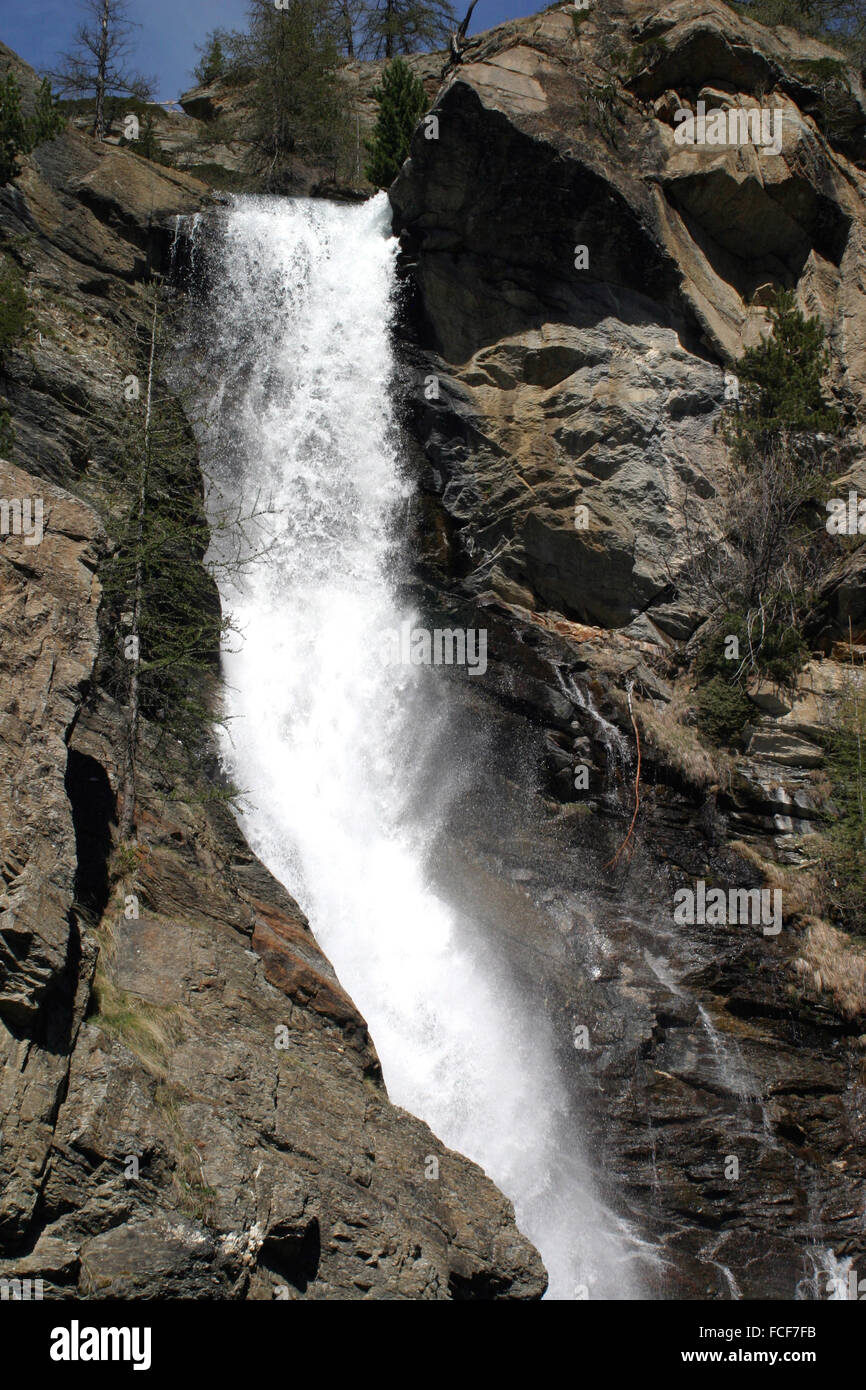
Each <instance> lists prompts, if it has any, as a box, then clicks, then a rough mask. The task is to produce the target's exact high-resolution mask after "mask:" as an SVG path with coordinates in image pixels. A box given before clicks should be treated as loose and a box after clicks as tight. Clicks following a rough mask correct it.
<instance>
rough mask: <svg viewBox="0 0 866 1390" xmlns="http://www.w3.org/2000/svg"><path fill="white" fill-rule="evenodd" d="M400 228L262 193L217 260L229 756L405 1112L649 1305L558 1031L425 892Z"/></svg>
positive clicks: (424, 675) (214, 295)
mask: <svg viewBox="0 0 866 1390" xmlns="http://www.w3.org/2000/svg"><path fill="white" fill-rule="evenodd" d="M387 226H388V208H387V202H386V200H385V198H384V195H380V196H379V197H378V198H375V199H372V200H371V201H370V202H368V203H365V204H363V205H360V206H339V205H336V204H328V203H324V202H321V201H314V200H284V199H265V198H246V197H244V198H238V199H236V200H234V201H233V202H232V204H231V206H230V208H229V209H228V211H227V212H226V213H225V216H224V221H223V225H222V227H221V230H220V234H219V235H218V236H216V237H214V238H213V241H212V244H211V246H210V248H209V254H210V261H209V264H208V280H209V284H210V299H211V304H212V308H211V311H210V314H211V317H210V319H209V320H208V330H207V336H208V338H209V340H210V348H209V353H208V358H209V365H207V366H206V367H205V368H202V367H201V366H200V367H199V370H200V371H202V374H203V385H204V387H205V393H204V394H205V395H206V397H207V399H208V401H209V406H208V417H209V418H208V425H207V429H206V431H205V454H206V464H207V466H208V469H209V471H210V473H211V475H212V477H213V479H214V480H215V481H214V483H212V489H213V491H212V499H211V502H212V505H213V497H214V495H221V496H222V500H223V501H225V500H228V501H229V502H231V503H232V504H233V505H234V504H236V505H238V506H239V507H241V508H242V509H244V510H245V511H248V512H249V511H253V510H256V509H257V508H258V509H259V515H258V517H257V519H256V520H255V522H254V523H252V525H251V528H249V527H248V530H250V529H252V531H253V532H254V534H252V535H251V536H250V551H251V558H250V559H249V562H248V563H247V564H246V566H245V567H244V568H243V569H242V570H241V571H239V572H238V573H235V574H234V575H232V574H228V575H226V577H224V579H223V580H222V600H223V605H224V609H225V610H226V611H227V612H228V613H229V614H231V616H232V618H233V620H234V623H235V625H236V627H237V630H238V637H237V639H236V640H234V641H230V642H229V644H228V648H227V650H226V652H225V656H224V669H225V677H226V696H225V705H226V708H225V714H226V716H227V732H226V733H225V734H224V735H223V755H224V760H225V763H226V765H227V767H228V770H229V771H230V773H231V775H232V777H233V778H234V781H235V782H236V784H237V785H238V786H239V787H240V788H241V789H242V792H243V798H242V803H241V813H240V814H241V822H242V828H243V830H244V832H245V834H246V836H247V839H248V841H249V843H250V845H251V846H252V848H253V849H254V851H255V852H256V853H257V854H258V855H259V856H260V857H261V859H262V860H263V861H264V862H265V863H266V864H267V866H268V867H269V868H270V869H271V871H272V872H273V873H274V874H275V875H276V876H277V877H278V878H279V879H280V880H281V881H282V882H283V883H284V884H285V885H286V887H287V888H288V889H289V891H290V892H291V893H292V894H293V895H294V896H295V897H296V898H297V900H298V901H299V903H300V904H301V906H302V907H303V909H304V911H305V912H306V913H307V915H308V917H309V919H310V923H311V926H312V928H313V930H314V932H315V934H316V937H317V939H318V940H319V942H320V943H321V945H322V947H323V949H324V950H325V952H326V953H327V955H328V956H329V958H330V959H331V961H332V962H333V964H334V966H335V968H336V970H337V973H338V975H339V977H340V980H341V982H342V983H343V985H344V986H345V987H346V989H347V990H348V991H349V992H350V994H351V995H352V996H353V998H354V999H355V1001H356V1003H357V1005H358V1007H359V1008H360V1010H361V1011H362V1013H363V1014H364V1016H365V1018H366V1019H367V1022H368V1024H369V1027H370V1032H371V1036H372V1038H373V1040H374V1042H375V1045H376V1048H377V1050H378V1053H379V1056H380V1058H381V1061H382V1067H383V1072H384V1076H385V1082H386V1085H387V1088H388V1092H389V1095H390V1097H391V1099H392V1100H393V1101H394V1102H395V1103H396V1104H398V1105H401V1106H403V1107H405V1108H406V1109H408V1110H411V1111H413V1112H414V1113H415V1114H417V1115H419V1116H421V1117H422V1118H423V1119H424V1120H426V1121H427V1122H428V1123H429V1124H430V1126H431V1128H432V1129H433V1130H434V1131H435V1133H436V1134H437V1135H438V1136H439V1137H440V1138H441V1139H442V1140H443V1141H444V1142H445V1143H446V1144H447V1145H449V1146H450V1147H452V1148H454V1149H457V1150H459V1151H461V1152H462V1153H464V1154H466V1155H468V1156H469V1157H470V1158H472V1159H474V1160H476V1161H477V1162H478V1163H479V1164H481V1165H482V1167H483V1168H484V1169H485V1170H486V1172H487V1173H488V1174H489V1175H490V1176H491V1177H492V1179H493V1180H494V1181H495V1182H496V1183H497V1184H498V1185H499V1186H500V1187H501V1189H502V1190H503V1191H504V1192H505V1193H506V1194H507V1195H508V1196H509V1197H510V1198H511V1200H512V1201H513V1203H514V1205H515V1210H516V1216H517V1221H518V1224H519V1226H520V1228H521V1229H522V1230H523V1231H524V1232H525V1233H526V1235H528V1236H529V1238H530V1239H531V1240H533V1241H534V1243H535V1244H536V1245H537V1247H538V1248H539V1250H540V1252H541V1255H542V1258H543V1259H544V1261H545V1264H546V1266H547V1269H548V1272H549V1275H550V1296H552V1297H558V1298H573V1297H577V1298H579V1297H586V1296H588V1297H604V1298H630V1297H636V1296H639V1285H638V1282H637V1276H636V1271H635V1266H636V1264H638V1263H639V1261H640V1258H641V1254H640V1248H639V1245H640V1243H639V1242H638V1241H637V1240H636V1239H635V1238H634V1237H633V1236H632V1234H631V1233H630V1232H629V1231H628V1230H627V1229H626V1228H625V1227H624V1226H623V1225H622V1224H621V1223H620V1222H619V1221H618V1220H617V1219H616V1218H615V1217H614V1216H613V1214H612V1213H610V1212H609V1211H608V1210H607V1208H606V1207H605V1206H604V1205H603V1204H602V1203H601V1202H600V1201H599V1200H598V1198H597V1196H596V1195H595V1193H594V1191H593V1184H592V1181H591V1178H590V1175H589V1172H588V1168H587V1164H586V1162H585V1160H584V1158H583V1156H582V1154H581V1152H580V1144H579V1137H578V1135H577V1134H576V1133H575V1126H574V1121H573V1117H572V1115H571V1114H570V1111H569V1103H568V1101H567V1098H566V1089H565V1086H564V1083H563V1080H562V1077H561V1074H560V1072H559V1069H558V1063H557V1061H556V1060H555V1050H554V1044H553V1039H552V1036H551V1030H550V1028H549V1026H548V1024H547V1023H546V1021H545V1019H544V1018H543V1017H538V1016H537V1015H536V1014H535V1013H534V1012H533V1011H532V1010H531V1009H530V1006H529V1005H528V1004H527V1003H526V1002H524V1000H523V999H522V998H521V997H520V995H519V993H518V991H517V989H516V987H515V986H514V984H513V983H512V981H511V980H510V978H509V975H508V972H507V970H506V969H505V967H504V965H503V964H502V963H501V962H499V961H498V960H497V959H496V955H495V952H494V950H493V947H492V944H491V943H490V942H487V941H485V940H483V939H482V936H481V933H480V931H479V930H478V929H477V928H475V926H474V925H473V923H472V922H471V920H468V919H467V917H466V915H465V914H464V913H462V912H461V911H460V907H459V904H456V905H455V904H452V903H449V902H447V901H445V899H444V898H443V897H442V896H441V894H439V895H437V893H436V892H434V891H433V890H432V889H431V887H430V886H429V883H428V878H427V873H426V868H425V865H426V862H427V858H428V855H429V852H430V848H431V842H432V837H433V835H434V834H435V829H436V809H435V808H436V806H437V804H438V803H439V801H440V800H441V797H442V795H443V789H444V788H445V785H446V784H447V783H449V781H453V780H454V779H455V778H456V777H457V776H458V773H459V769H457V768H455V767H452V766H451V765H450V764H449V756H448V749H449V743H448V698H447V695H446V694H444V693H443V688H444V687H445V686H446V685H447V682H445V681H443V680H442V675H441V672H438V671H437V670H436V669H435V667H428V668H420V667H415V666H402V665H399V664H389V663H388V662H387V661H386V660H385V659H384V657H383V638H384V637H385V636H386V635H387V634H388V633H391V632H394V631H397V630H399V628H400V624H401V623H402V622H404V621H405V620H406V619H411V618H412V614H411V613H408V612H407V611H405V610H404V607H403V606H402V604H401V602H400V600H399V598H398V596H397V581H398V579H399V572H400V545H399V524H400V521H401V519H402V518H404V517H405V514H406V505H407V500H408V498H409V495H410V488H409V483H408V481H407V479H406V478H405V476H404V474H403V471H402V468H401V462H400V451H399V442H398V433H397V431H396V428H395V423H394V418H393V406H392V397H393V390H394V362H393V360H392V347H391V336H390V324H391V318H392V314H393V305H394V294H395V256H396V244H395V242H394V240H393V239H391V238H390V237H389V234H388V230H387ZM216 543H217V545H219V544H220V541H219V537H217V541H216ZM479 679H483V677H482V676H479ZM451 761H452V762H453V761H454V758H453V755H452V759H451Z"/></svg>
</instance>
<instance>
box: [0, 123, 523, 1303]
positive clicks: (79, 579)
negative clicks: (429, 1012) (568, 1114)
mask: <svg viewBox="0 0 866 1390" xmlns="http://www.w3.org/2000/svg"><path fill="white" fill-rule="evenodd" d="M207 201H208V195H207V191H206V189H205V187H204V185H202V184H199V183H198V182H197V181H196V180H195V179H191V178H189V177H188V176H186V175H184V174H179V173H176V172H175V171H171V170H164V169H161V168H159V167H157V166H155V165H152V164H149V163H148V162H147V161H145V160H142V159H139V158H138V157H136V156H135V155H133V154H131V153H129V152H127V151H124V150H120V149H117V148H112V147H110V146H109V147H98V146H96V145H95V144H94V143H93V142H91V141H90V140H89V139H88V138H87V137H86V136H84V135H82V134H81V133H79V132H76V131H70V132H69V133H67V134H65V135H63V136H61V137H59V138H58V139H56V140H54V141H52V142H51V143H49V144H47V145H43V146H40V147H39V149H38V150H37V151H36V152H35V153H34V155H33V156H32V157H31V158H28V159H27V160H25V161H24V162H23V166H22V169H21V173H20V176H19V177H18V178H17V179H16V180H15V182H14V183H13V184H10V185H8V186H7V187H6V188H5V189H3V190H2V192H0V237H2V249H3V252H4V255H5V256H6V257H7V258H8V259H10V260H11V261H14V262H15V263H17V267H18V269H19V272H20V274H21V275H22V276H23V278H24V282H25V284H26V288H27V299H28V305H29V314H30V318H29V323H28V326H27V329H26V332H25V336H24V337H23V339H22V340H21V341H20V342H19V344H18V345H17V346H16V347H15V348H14V349H13V350H11V351H9V352H8V353H7V355H6V358H5V361H4V364H3V378H2V388H3V394H4V396H5V397H6V399H7V401H8V403H9V407H10V412H11V418H12V422H13V426H14V430H15V445H14V450H13V454H12V459H11V460H10V461H3V462H2V463H0V493H2V497H3V499H4V506H5V503H6V502H7V501H8V502H10V503H11V502H13V501H15V500H17V501H18V502H21V503H22V504H28V503H29V505H30V516H31V518H32V516H33V515H34V508H35V507H36V504H37V502H38V501H41V503H42V507H43V512H42V516H43V528H44V533H43V534H42V536H41V540H40V542H39V543H38V544H33V543H32V541H33V539H34V533H33V530H32V527H29V526H25V527H24V528H23V530H22V528H21V527H20V526H18V527H16V526H15V525H13V524H11V523H10V522H8V521H7V520H6V519H5V518H4V521H3V530H4V534H3V537H2V544H0V624H2V638H3V641H2V657H0V720H2V723H0V728H2V733H3V738H2V750H3V751H2V758H0V801H2V806H3V813H2V826H0V832H2V864H3V869H2V872H3V891H2V897H0V1052H2V1057H3V1073H2V1081H0V1131H2V1140H0V1187H2V1195H0V1276H4V1277H8V1276H14V1275H17V1276H19V1277H28V1276H29V1277H33V1278H41V1279H42V1280H43V1281H44V1286H45V1296H46V1297H58V1298H69V1297H81V1296H86V1297H94V1298H101V1297H121V1298H137V1297H225V1298H269V1297H288V1298H300V1297H306V1298H332V1299H333V1298H365V1297H366V1298H370V1297H374V1298H397V1299H401V1298H418V1299H446V1298H460V1299H463V1298H467V1299H475V1298H485V1299H486V1298H505V1299H533V1298H538V1297H540V1295H541V1293H542V1292H543V1289H544V1287H545V1282H546V1281H545V1275H544V1270H543V1268H542V1265H541V1262H540V1260H539V1259H538V1256H537V1255H536V1253H535V1251H534V1250H533V1249H532V1247H531V1246H530V1245H529V1243H528V1242H527V1241H526V1240H525V1239H524V1238H523V1237H522V1235H520V1233H519V1232H518V1231H517V1230H516V1228H515V1225H514V1219H513V1212H512V1210H511V1207H510V1205H509V1203H508V1202H507V1201H506V1200H505V1199H504V1198H503V1197H502V1196H501V1194H500V1193H499V1192H498V1191H497V1190H496V1189H495V1188H494V1187H493V1185H492V1183H490V1182H489V1180H488V1179H487V1178H486V1177H485V1176H484V1174H483V1173H482V1172H481V1171H480V1169H478V1168H477V1167H476V1166H475V1165H474V1164H472V1163H470V1162H468V1161H467V1160H466V1159H464V1158H462V1157H460V1156H459V1155H457V1154H454V1153H451V1152H450V1151H448V1150H446V1149H445V1148H444V1147H443V1146H442V1145H441V1144H440V1143H439V1141H438V1140H437V1139H436V1138H435V1136H434V1135H432V1134H431V1133H430V1131H429V1130H428V1129H427V1127H426V1126H425V1125H424V1124H422V1123H421V1122H420V1121H418V1120H416V1119H414V1118H413V1117H412V1116H411V1115H408V1114H406V1113H404V1112H403V1111H401V1110H398V1109H396V1108H395V1107H394V1106H392V1105H391V1104H390V1102H389V1100H388V1096H387V1093H386V1091H385V1088H384V1085H383V1082H382V1077H381V1072H380V1067H379V1063H378V1059H377V1056H376V1052H375V1048H374V1045H373V1043H372V1041H371V1039H370V1037H369V1036H368V1033H367V1029H366V1025H365V1023H364V1020H363V1018H361V1017H360V1015H359V1014H358V1011H357V1009H356V1008H355V1006H354V1005H353V1003H352V1001H351V999H350V998H349V997H348V996H347V994H346V993H345V991H344V990H343V989H342V987H341V985H340V983H339V981H338V980H337V979H336V977H335V975H334V971H333V969H332V968H331V966H330V964H329V962H328V961H327V960H326V959H325V957H324V956H323V955H322V953H321V951H320V950H319V949H318V947H317V945H316V942H315V939H314V937H313V935H312V932H311V930H310V927H309V925H308V923H307V922H306V920H305V919H304V917H303V915H302V914H301V912H300V911H299V909H298V907H297V905H296V904H295V903H294V902H293V901H292V900H291V898H289V896H288V895H287V894H286V893H285V892H284V891H283V890H282V888H281V887H280V886H279V885H278V884H277V883H276V882H275V881H274V880H273V878H271V876H270V875H269V874H268V873H267V872H266V871H265V870H264V869H263V868H262V866H261V865H260V864H259V863H258V862H257V861H256V860H255V859H254V858H253V856H252V855H251V854H250V852H249V850H248V848H247V846H246V845H245V843H244V842H243V840H242V838H241V837H240V835H239V833H238V831H237V829H236V827H235V824H234V821H233V819H232V818H231V816H230V815H229V814H228V812H227V811H225V810H223V809H221V807H220V804H219V803H213V802H202V801H201V799H197V798H196V795H195V789H194V788H193V787H192V786H191V785H189V786H187V785H184V782H183V776H182V775H181V776H180V779H179V777H178V774H177V773H176V772H174V771H172V772H169V770H168V768H167V765H166V760H165V749H164V741H163V742H161V741H160V730H159V729H158V728H156V727H151V726H146V727H145V729H144V737H143V742H144V746H145V750H146V752H145V756H144V759H143V763H142V767H141V769H140V784H139V788H138V792H139V797H138V800H139V824H138V836H137V840H136V842H135V844H134V845H133V846H129V845H119V844H118V830H117V822H118V790H119V786H120V780H121V763H122V748H123V744H124V712H123V711H122V710H121V709H119V708H118V707H117V705H116V704H115V703H114V701H113V700H112V699H111V697H110V695H109V693H108V692H107V690H106V689H105V687H104V686H103V684H102V681H101V676H100V671H101V665H100V660H99V657H100V649H101V648H102V649H104V647H105V644H107V643H110V642H113V641H116V640H117V639H118V634H116V633H111V632H110V631H106V630H105V628H104V624H101V622H100V617H99V615H100V596H101V586H100V573H101V567H102V565H103V562H104V559H105V556H106V554H107V552H108V551H109V549H110V547H111V545H112V544H113V541H112V536H111V527H112V517H113V515H114V511H113V507H114V506H115V505H116V501H117V489H118V487H122V486H123V479H120V480H118V478H117V476H116V473H113V472H112V456H113V442H114V438H115V436H116V435H117V434H118V433H119V432H120V431H122V429H123V409H124V407H123V382H124V378H125V377H126V374H127V372H128V371H129V369H130V363H132V362H135V360H136V338H137V336H138V335H139V334H140V333H141V331H142V326H143V323H144V319H145V316H146V308H145V302H144V296H143V285H144V282H145V280H146V279H147V278H148V276H149V275H150V274H151V272H153V271H164V270H166V269H167V268H168V264H169V260H170V256H171V248H172V241H173V238H174V230H175V227H174V220H175V217H176V215H177V214H183V213H192V212H195V211H197V210H200V209H202V208H203V207H205V206H206V204H207ZM126 486H127V487H128V486H129V480H127V481H126ZM177 486H178V488H183V489H189V490H190V491H191V492H192V493H194V494H195V493H196V492H197V490H198V489H199V488H200V479H199V478H198V477H197V476H194V475H190V476H187V477H181V478H178V479H177ZM11 515H14V514H13V513H10V516H11ZM24 515H25V516H26V515H27V513H24ZM28 531H29V534H28ZM192 562H194V561H192ZM175 753H176V754H177V753H179V750H175ZM172 761H174V760H172Z"/></svg>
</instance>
